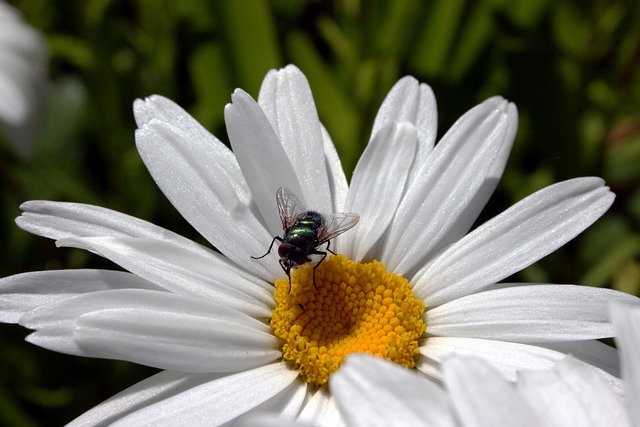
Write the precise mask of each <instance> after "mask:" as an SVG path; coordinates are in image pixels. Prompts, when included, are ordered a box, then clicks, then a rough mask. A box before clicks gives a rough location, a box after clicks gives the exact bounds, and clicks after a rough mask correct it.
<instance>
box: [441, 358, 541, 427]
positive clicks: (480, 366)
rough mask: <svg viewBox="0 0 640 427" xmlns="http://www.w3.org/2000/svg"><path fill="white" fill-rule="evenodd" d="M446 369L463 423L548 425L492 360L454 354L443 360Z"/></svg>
mask: <svg viewBox="0 0 640 427" xmlns="http://www.w3.org/2000/svg"><path fill="white" fill-rule="evenodd" d="M443 371H444V378H445V384H446V386H447V389H448V390H449V393H451V396H452V399H451V400H452V402H453V404H454V408H455V410H456V412H457V414H458V417H459V419H460V421H461V422H462V424H463V425H477V426H514V427H516V426H517V427H523V426H532V427H538V426H542V425H545V424H543V423H542V420H543V419H539V418H538V416H537V414H536V413H535V412H534V411H533V409H532V408H531V407H530V406H529V405H528V403H527V402H526V401H525V399H524V398H522V397H521V396H519V395H518V393H516V391H515V389H514V387H513V385H512V384H510V383H509V382H507V381H506V380H505V379H504V378H503V377H502V375H501V374H500V372H498V371H496V370H495V369H494V368H493V367H492V366H490V365H489V364H488V363H486V362H484V361H482V360H479V359H475V358H471V357H459V356H458V357H451V358H449V359H447V360H446V361H445V362H444V363H443Z"/></svg>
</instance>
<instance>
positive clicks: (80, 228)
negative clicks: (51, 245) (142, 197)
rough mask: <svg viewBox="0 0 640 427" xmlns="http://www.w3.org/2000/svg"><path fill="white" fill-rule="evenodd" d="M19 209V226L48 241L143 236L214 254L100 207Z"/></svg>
mask: <svg viewBox="0 0 640 427" xmlns="http://www.w3.org/2000/svg"><path fill="white" fill-rule="evenodd" d="M20 209H22V210H23V213H22V215H21V216H19V217H18V218H16V223H17V224H18V226H20V228H22V229H23V230H26V231H28V232H29V233H33V234H36V235H38V236H43V237H47V238H49V239H54V240H58V239H64V238H67V237H95V236H114V237H115V236H123V237H124V236H129V237H145V238H150V239H157V240H162V241H167V242H170V243H172V244H174V245H176V246H179V247H182V248H185V249H187V250H191V251H195V252H200V253H204V254H214V253H215V252H213V251H212V250H211V249H208V248H205V247H204V246H202V245H199V244H198V243H196V242H193V241H191V240H189V239H186V238H184V237H182V236H180V235H179V234H176V233H174V232H172V231H169V230H167V229H165V228H162V227H158V226H157V225H154V224H152V223H150V222H147V221H143V220H141V219H138V218H136V217H133V216H130V215H126V214H123V213H120V212H116V211H114V210H111V209H107V208H101V207H99V206H93V205H85V204H82V203H65V202H49V201H42V200H33V201H29V202H25V203H23V204H22V205H20ZM213 256H216V255H213Z"/></svg>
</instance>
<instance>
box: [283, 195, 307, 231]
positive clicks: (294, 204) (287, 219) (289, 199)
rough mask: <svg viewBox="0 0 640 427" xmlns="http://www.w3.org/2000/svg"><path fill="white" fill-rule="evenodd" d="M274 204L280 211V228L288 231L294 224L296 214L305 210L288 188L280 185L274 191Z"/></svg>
mask: <svg viewBox="0 0 640 427" xmlns="http://www.w3.org/2000/svg"><path fill="white" fill-rule="evenodd" d="M276 204H277V205H278V212H280V221H282V228H283V229H284V231H285V232H286V231H288V230H289V229H290V228H291V227H292V226H293V224H295V222H296V219H297V218H298V215H300V214H301V213H304V212H306V211H307V208H306V207H305V206H304V204H302V202H301V201H300V200H299V199H298V198H297V197H296V195H295V194H293V193H292V192H291V190H289V189H288V188H285V187H280V188H278V191H276Z"/></svg>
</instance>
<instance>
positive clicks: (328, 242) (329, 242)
mask: <svg viewBox="0 0 640 427" xmlns="http://www.w3.org/2000/svg"><path fill="white" fill-rule="evenodd" d="M330 244H331V240H327V250H328V251H329V252H331V253H332V254H334V255H335V254H336V253H335V252H333V251H332V250H331V249H329V245H330Z"/></svg>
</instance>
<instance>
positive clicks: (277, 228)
mask: <svg viewBox="0 0 640 427" xmlns="http://www.w3.org/2000/svg"><path fill="white" fill-rule="evenodd" d="M231 99H232V101H233V104H227V106H226V107H225V109H224V118H225V123H226V125H227V133H228V134H229V139H230V140H231V147H232V148H233V152H234V153H235V155H236V158H237V159H238V164H239V165H240V169H241V170H242V173H243V175H244V178H245V179H246V181H247V185H248V186H249V188H250V189H251V194H252V195H253V198H254V200H255V202H256V203H257V206H258V208H259V210H260V212H261V214H262V218H263V219H264V221H265V224H266V225H267V229H268V230H269V234H270V235H271V236H275V235H280V234H281V233H282V223H281V222H280V217H279V216H278V208H277V206H276V191H277V190H278V188H280V187H287V188H289V189H290V190H291V191H293V193H294V194H295V195H296V196H298V197H299V198H300V200H301V201H302V202H303V203H305V204H306V205H307V207H311V206H309V204H308V203H307V202H306V199H305V194H304V193H303V192H302V187H301V185H300V182H299V181H298V176H297V175H296V172H295V169H294V167H293V165H292V163H291V161H290V160H289V157H288V156H287V153H286V152H285V150H284V148H283V147H282V143H281V142H280V140H279V139H278V136H277V135H276V133H275V132H274V130H273V128H272V127H271V124H270V123H269V121H268V120H267V117H266V116H265V114H264V112H263V111H262V109H261V108H260V106H259V105H258V104H257V103H256V102H255V101H254V100H253V99H252V98H251V97H250V96H249V94H247V93H246V92H244V91H243V90H241V89H236V91H235V92H234V93H233V95H232V96H231ZM234 232H235V230H234Z"/></svg>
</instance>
